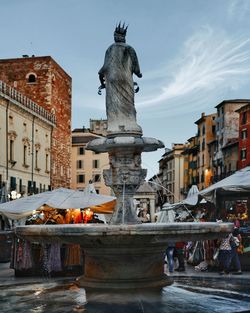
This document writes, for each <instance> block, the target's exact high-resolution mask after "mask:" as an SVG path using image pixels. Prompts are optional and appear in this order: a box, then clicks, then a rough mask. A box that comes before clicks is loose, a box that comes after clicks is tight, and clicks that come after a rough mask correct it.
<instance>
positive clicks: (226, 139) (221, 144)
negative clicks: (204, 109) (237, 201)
mask: <svg viewBox="0 0 250 313" xmlns="http://www.w3.org/2000/svg"><path fill="white" fill-rule="evenodd" d="M249 101H250V100H247V99H236V100H224V101H222V102H221V103H219V104H218V105H217V106H216V108H217V118H216V148H215V153H214V156H213V172H214V175H213V176H214V179H213V181H214V182H216V181H219V180H221V179H223V178H224V177H226V176H228V175H230V174H232V173H233V172H235V171H236V170H237V164H238V158H236V157H234V158H232V159H231V160H230V158H228V153H229V152H228V149H225V148H227V147H232V148H233V149H234V150H233V151H234V153H235V145H233V146H232V145H231V144H232V143H235V142H236V141H237V140H238V136H239V113H237V112H236V111H237V110H238V109H240V108H241V107H243V106H245V105H246V104H247V103H249ZM224 152H226V153H227V154H226V155H225V153H224ZM236 154H237V153H236Z"/></svg>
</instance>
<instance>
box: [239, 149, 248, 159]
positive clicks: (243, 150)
mask: <svg viewBox="0 0 250 313" xmlns="http://www.w3.org/2000/svg"><path fill="white" fill-rule="evenodd" d="M246 158H247V149H241V151H240V159H241V160H246Z"/></svg>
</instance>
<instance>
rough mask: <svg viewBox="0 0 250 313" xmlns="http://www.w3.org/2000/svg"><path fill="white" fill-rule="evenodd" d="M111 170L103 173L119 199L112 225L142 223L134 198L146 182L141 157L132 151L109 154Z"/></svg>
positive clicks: (107, 183)
mask: <svg viewBox="0 0 250 313" xmlns="http://www.w3.org/2000/svg"><path fill="white" fill-rule="evenodd" d="M109 160H110V169H108V170H104V171H103V176H104V180H105V183H106V185H107V186H109V187H111V188H112V189H113V191H114V194H115V196H116V198H117V205H116V210H115V212H114V214H113V216H112V219H111V224H124V223H126V224H133V223H140V221H139V220H138V218H137V215H136V212H135V209H134V203H133V196H134V195H135V193H136V190H137V188H138V187H139V186H140V184H141V183H142V182H143V181H144V179H145V177H146V175H147V170H146V169H142V168H141V155H140V153H136V154H135V153H134V151H133V150H132V149H119V151H110V152H109Z"/></svg>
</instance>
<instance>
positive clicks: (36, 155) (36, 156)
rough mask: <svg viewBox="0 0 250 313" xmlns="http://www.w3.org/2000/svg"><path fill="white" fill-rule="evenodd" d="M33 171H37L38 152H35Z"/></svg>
mask: <svg viewBox="0 0 250 313" xmlns="http://www.w3.org/2000/svg"><path fill="white" fill-rule="evenodd" d="M35 169H38V150H36V151H35Z"/></svg>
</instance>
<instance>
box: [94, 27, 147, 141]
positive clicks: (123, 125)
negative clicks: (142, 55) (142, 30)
mask: <svg viewBox="0 0 250 313" xmlns="http://www.w3.org/2000/svg"><path fill="white" fill-rule="evenodd" d="M127 28H128V26H127V27H125V24H123V26H121V23H119V25H118V26H116V28H115V32H114V41H115V42H114V43H113V44H112V45H111V46H110V47H109V48H108V49H107V51H106V54H105V60H104V64H103V66H102V68H101V69H100V70H99V72H98V74H99V79H100V82H101V86H100V87H99V94H100V93H101V89H103V88H105V89H106V114H107V120H108V136H112V135H113V136H115V135H116V134H121V133H122V134H133V135H138V136H141V135H142V129H141V127H140V126H139V125H138V124H137V122H136V110H135V105H134V95H135V92H137V91H138V90H139V87H137V83H135V82H134V81H133V74H135V75H136V76H137V77H139V78H141V77H142V74H141V71H140V66H139V62H138V59H137V55H136V52H135V50H134V49H133V48H132V47H131V46H129V45H127V44H126V40H125V37H126V33H127Z"/></svg>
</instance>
